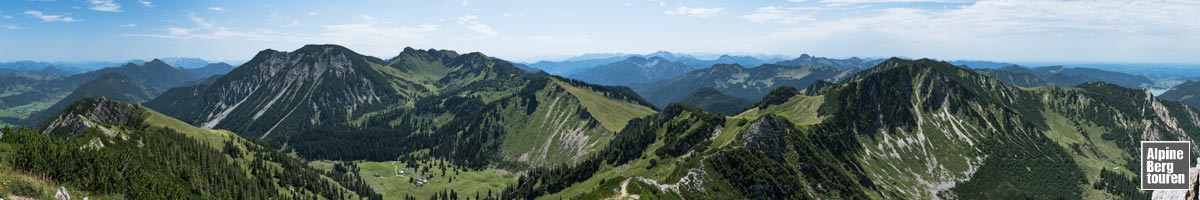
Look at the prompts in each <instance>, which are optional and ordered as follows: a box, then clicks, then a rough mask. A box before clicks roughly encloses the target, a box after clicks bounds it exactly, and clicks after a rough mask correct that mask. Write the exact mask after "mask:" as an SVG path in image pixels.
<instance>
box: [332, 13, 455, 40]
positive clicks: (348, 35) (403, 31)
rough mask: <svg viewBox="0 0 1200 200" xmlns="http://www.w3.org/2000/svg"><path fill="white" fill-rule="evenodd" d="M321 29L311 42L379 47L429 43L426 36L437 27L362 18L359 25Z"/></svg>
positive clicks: (352, 24)
mask: <svg viewBox="0 0 1200 200" xmlns="http://www.w3.org/2000/svg"><path fill="white" fill-rule="evenodd" d="M321 28H322V29H323V31H324V32H323V33H321V34H319V35H317V36H316V38H314V39H313V40H316V41H320V42H328V43H336V44H358V45H381V46H387V45H401V44H412V43H429V42H431V41H432V40H430V39H429V37H428V36H427V35H428V34H430V33H433V32H437V31H438V26H437V25H432V24H423V25H417V26H393V25H390V24H387V23H384V22H380V21H377V20H374V19H373V18H369V17H365V18H363V21H362V22H359V23H350V24H335V25H325V26H322V27H321ZM363 38H371V40H363Z"/></svg>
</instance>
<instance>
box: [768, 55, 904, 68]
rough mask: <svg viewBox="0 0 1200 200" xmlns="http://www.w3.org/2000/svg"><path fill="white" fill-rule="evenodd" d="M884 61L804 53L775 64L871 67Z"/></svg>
mask: <svg viewBox="0 0 1200 200" xmlns="http://www.w3.org/2000/svg"><path fill="white" fill-rule="evenodd" d="M882 61H883V60H882V59H862V58H858V57H851V58H847V59H833V58H826V57H814V56H811V55H808V54H803V55H800V57H797V58H796V59H791V60H784V61H779V62H776V63H775V64H776V65H783V66H820V67H832V68H837V69H852V68H857V69H866V68H871V67H873V66H875V65H876V64H879V63H880V62H882Z"/></svg>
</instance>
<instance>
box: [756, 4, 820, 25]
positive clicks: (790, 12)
mask: <svg viewBox="0 0 1200 200" xmlns="http://www.w3.org/2000/svg"><path fill="white" fill-rule="evenodd" d="M796 10H801V8H781V7H775V6H767V7H762V8H758V9H756V10H754V12H753V13H750V14H746V15H742V16H741V18H742V19H745V20H747V21H751V22H754V23H771V22H775V23H784V24H795V23H798V22H802V21H811V20H813V19H812V18H811V17H808V16H803V15H798V14H796V13H795V11H796Z"/></svg>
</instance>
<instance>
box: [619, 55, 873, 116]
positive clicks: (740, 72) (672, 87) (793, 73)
mask: <svg viewBox="0 0 1200 200" xmlns="http://www.w3.org/2000/svg"><path fill="white" fill-rule="evenodd" d="M857 71H859V70H858V69H857V68H848V69H845V70H842V69H837V68H833V67H826V66H796V65H777V64H767V65H762V66H759V67H755V68H746V67H742V66H741V65H737V64H720V65H714V66H712V67H710V68H706V69H700V70H695V71H691V72H688V73H686V74H684V75H681V76H679V77H676V78H672V79H667V80H661V81H658V82H654V83H649V84H638V85H634V86H633V89H634V91H637V92H638V94H641V95H642V96H644V97H645V98H646V100H648V101H650V102H651V103H653V104H654V105H657V106H660V107H662V106H665V105H667V104H670V103H672V102H676V101H678V100H680V99H682V98H684V97H686V96H687V95H688V94H690V93H692V92H693V91H696V90H698V89H700V88H711V89H715V90H716V91H718V92H720V93H722V94H726V95H730V96H734V97H737V98H742V99H762V98H763V96H764V95H766V94H767V92H770V91H771V90H773V89H775V88H777V87H781V86H790V87H797V88H804V87H807V86H808V84H810V83H812V82H814V81H818V80H831V81H832V82H836V81H837V80H840V79H842V78H845V77H847V76H849V75H852V74H854V73H855V72H857Z"/></svg>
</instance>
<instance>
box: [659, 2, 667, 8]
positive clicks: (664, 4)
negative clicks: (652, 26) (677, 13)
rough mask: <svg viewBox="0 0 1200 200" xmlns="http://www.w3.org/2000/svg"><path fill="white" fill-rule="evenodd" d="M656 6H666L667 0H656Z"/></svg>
mask: <svg viewBox="0 0 1200 200" xmlns="http://www.w3.org/2000/svg"><path fill="white" fill-rule="evenodd" d="M658 7H663V8H666V7H667V1H658Z"/></svg>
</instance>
